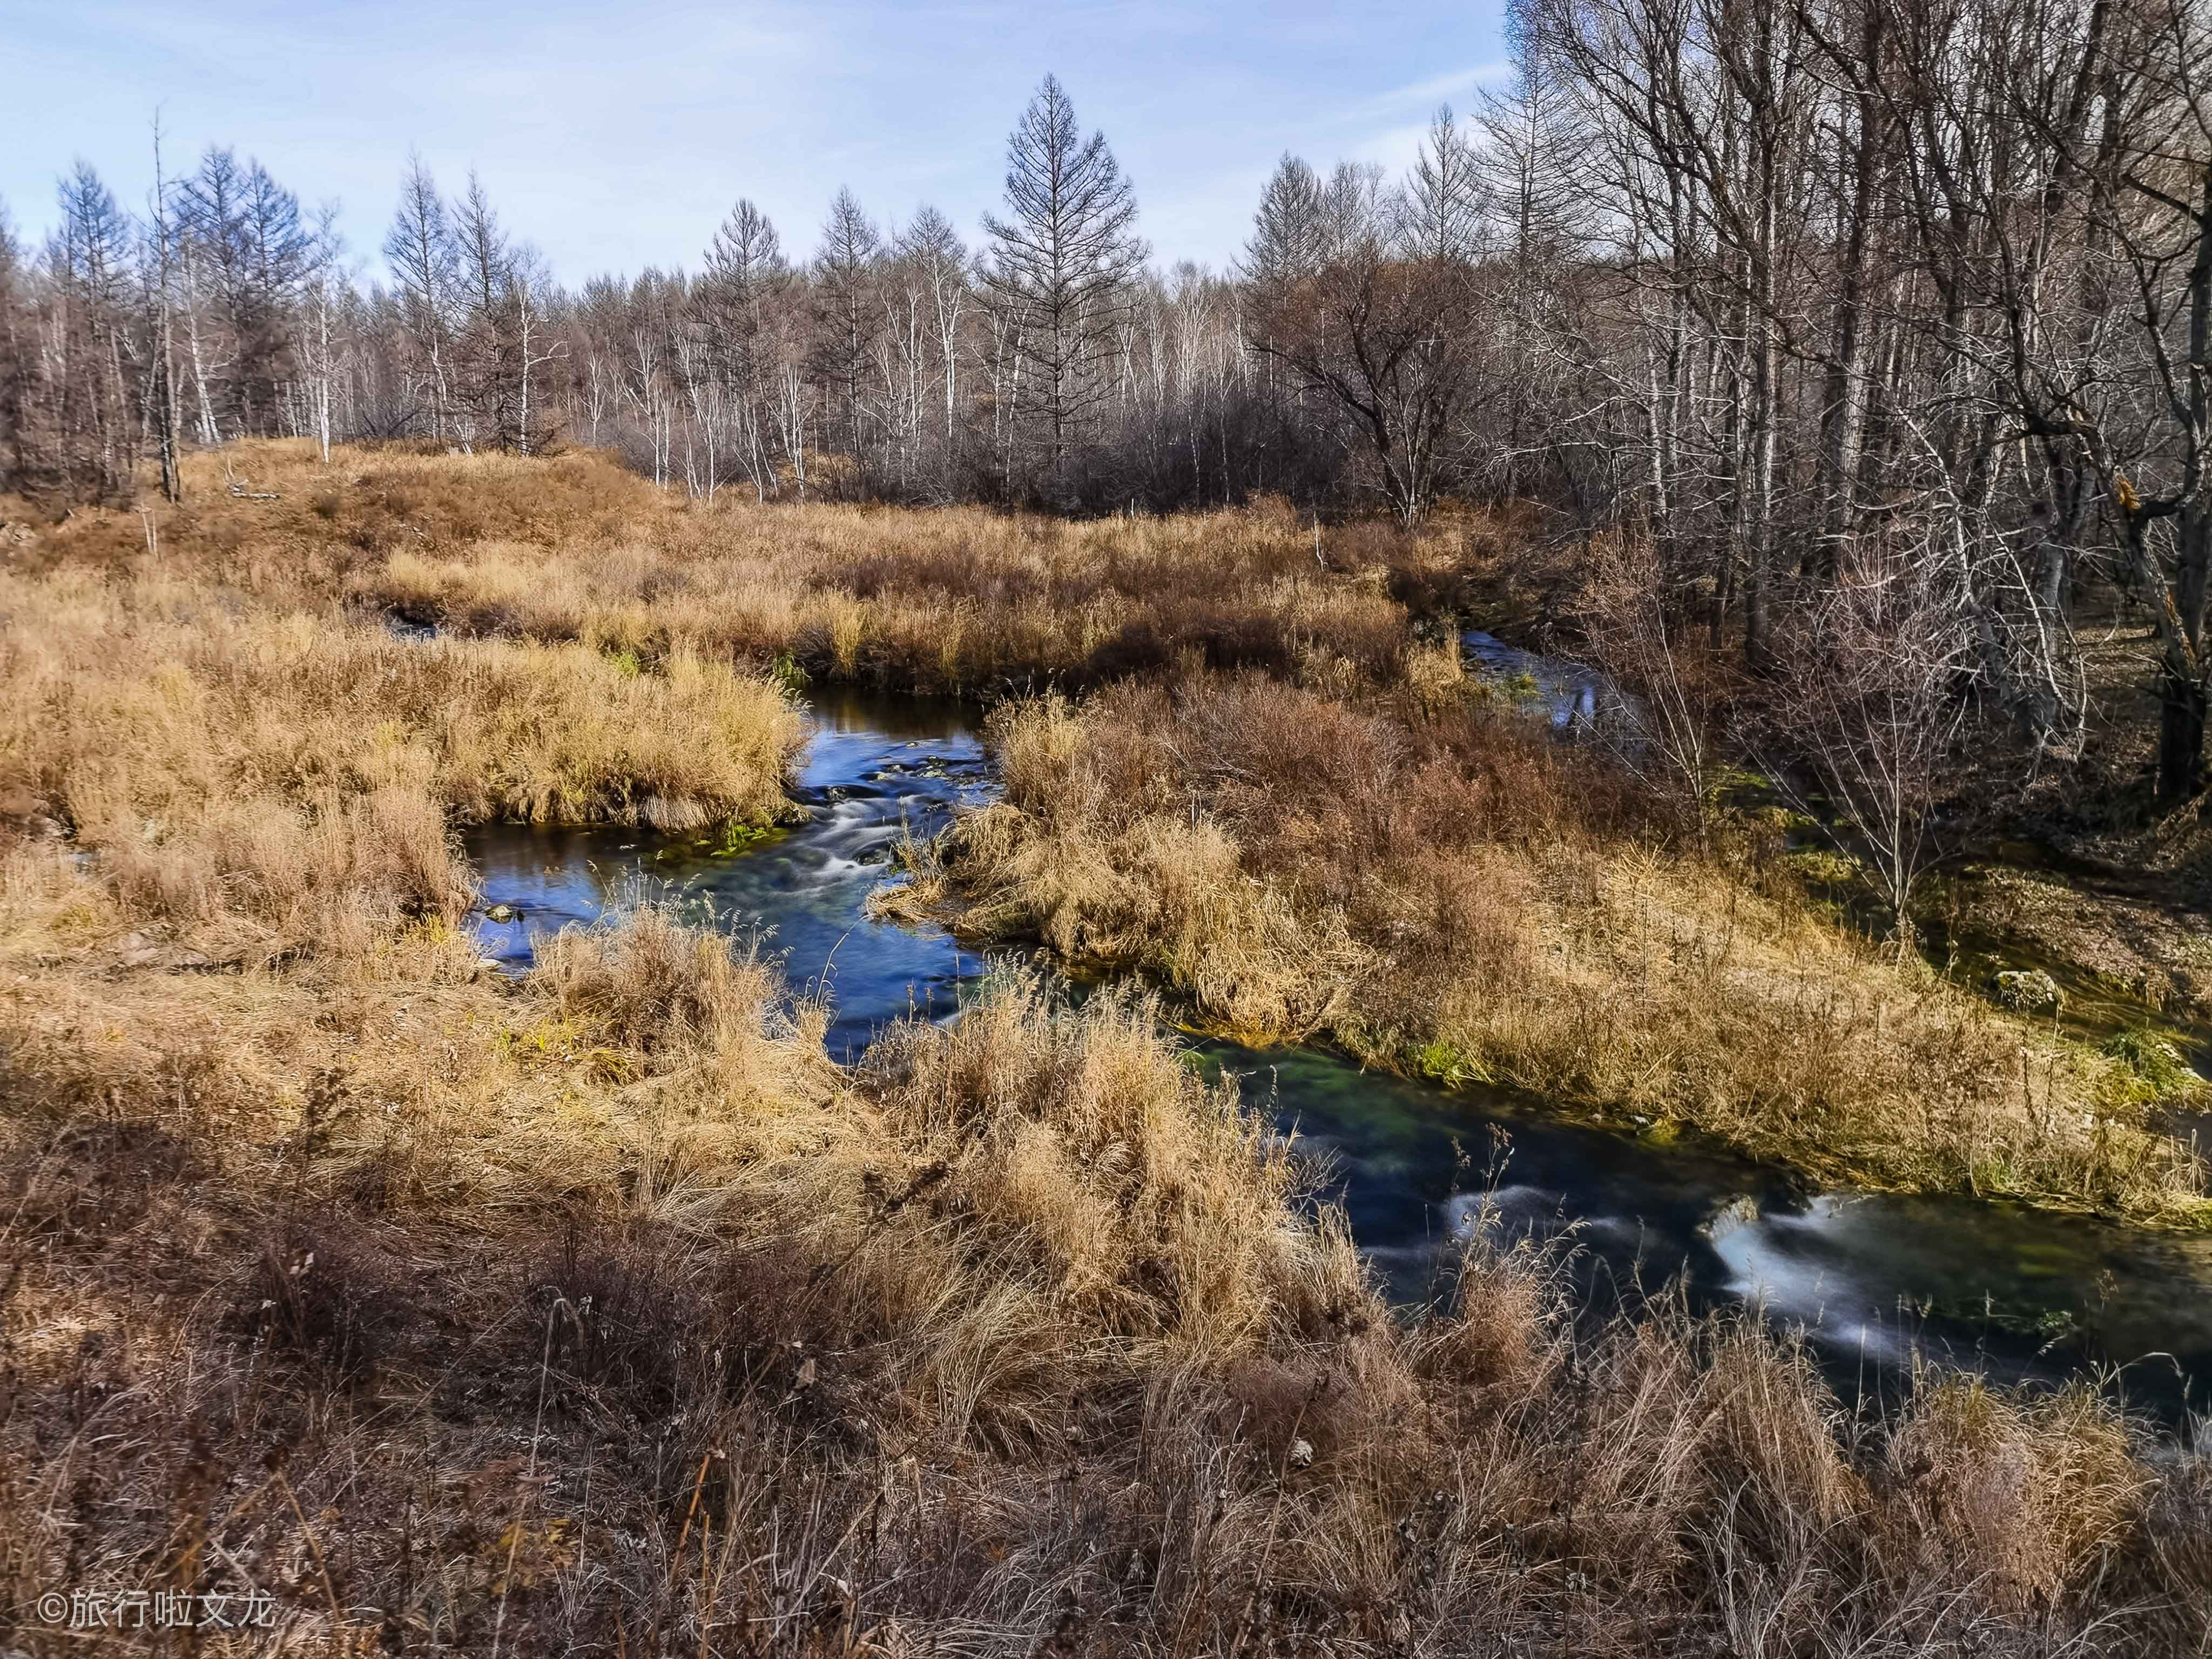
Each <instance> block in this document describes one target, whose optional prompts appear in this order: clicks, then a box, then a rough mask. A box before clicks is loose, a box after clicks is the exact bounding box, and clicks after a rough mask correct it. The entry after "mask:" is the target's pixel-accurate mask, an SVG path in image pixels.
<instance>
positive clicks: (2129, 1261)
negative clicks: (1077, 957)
mask: <svg viewBox="0 0 2212 1659" xmlns="http://www.w3.org/2000/svg"><path fill="white" fill-rule="evenodd" d="M1485 665H1486V666H1487V667H1492V669H1493V670H1503V671H1511V672H1517V671H1522V669H1523V668H1525V667H1526V665H1507V664H1505V663H1504V662H1502V661H1501V662H1499V663H1497V664H1491V663H1489V662H1487V661H1485ZM1540 684H1541V686H1542V687H1543V690H1545V692H1546V693H1547V702H1551V705H1552V707H1553V708H1554V709H1555V710H1556V709H1559V708H1560V707H1561V706H1562V705H1563V704H1564V705H1565V706H1566V707H1567V708H1575V707H1576V706H1577V705H1578V704H1579V703H1580V702H1582V697H1581V696H1580V695H1577V693H1578V692H1579V691H1580V690H1582V688H1571V687H1565V686H1562V687H1559V688H1557V689H1555V688H1554V687H1553V685H1552V684H1551V683H1550V682H1548V681H1543V680H1541V679H1540ZM1590 696H1591V698H1592V702H1593V703H1594V702H1595V692H1594V691H1593V692H1591V693H1590ZM1567 718H1571V715H1569V716H1567ZM816 721H817V732H816V736H815V738H814V739H813V742H812V744H811V746H810V748H809V750H808V752H807V756H806V760H805V769H804V770H803V772H802V773H801V775H800V777H799V782H798V787H797V788H796V790H795V791H794V793H795V795H796V798H797V799H799V802H800V803H801V804H802V805H805V807H806V808H807V809H808V811H809V813H810V815H811V816H810V818H809V821H808V822H806V823H804V824H801V825H799V826H797V827H796V828H794V829H790V830H788V831H786V832H781V833H780V834H777V835H775V836H771V837H769V838H767V839H766V840H763V841H760V842H752V843H750V844H744V845H741V846H738V847H736V848H729V849H721V848H715V847H714V846H713V845H711V844H709V843H706V842H700V841H697V840H695V839H692V838H688V837H681V836H678V837H668V836H657V835H655V834H653V832H651V831H646V830H636V829H597V830H568V831H561V830H544V829H532V828H529V827H526V826H518V825H513V824H494V825H486V826H483V827H481V828H479V829H476V830H474V831H472V832H471V835H470V836H469V837H468V850H469V852H470V854H471V856H472V857H473V858H474V860H476V863H477V867H478V869H479V871H480V872H481V874H482V878H483V890H484V903H485V905H486V907H487V908H498V907H501V906H507V907H512V908H513V917H512V919H511V920H507V921H496V922H495V921H490V920H489V919H481V918H480V920H479V926H480V927H481V943H482V945H483V949H484V951H485V952H486V954H488V955H490V956H493V957H496V958H498V959H499V960H500V961H501V962H503V963H507V964H509V965H511V966H513V967H516V968H520V967H521V966H523V965H525V964H526V963H527V962H528V960H529V958H530V955H531V951H532V939H533V938H534V937H535V936H536V935H538V933H545V932H550V931H552V930H554V929H556V928H558V927H562V926H563V925H565V924H567V923H569V922H590V921H595V920H597V919H598V918H599V916H600V915H603V914H605V912H606V911H607V910H608V909H609V908H611V907H614V906H617V905H619V904H620V903H621V902H623V899H624V897H625V896H627V895H628V894H629V893H631V892H633V891H635V890H636V888H637V885H638V884H639V883H640V882H641V881H642V882H644V883H646V884H649V885H655V886H657V885H659V884H668V885H669V886H670V887H671V888H672V889H673V890H677V891H678V892H679V893H681V894H682V895H683V896H684V899H685V900H686V902H694V903H697V904H700V905H703V906H706V907H709V908H711V911H712V913H713V914H714V916H715V917H716V919H717V921H718V922H719V924H720V925H721V926H724V927H728V928H729V929H730V930H731V931H732V932H734V933H738V935H739V936H740V937H747V936H752V935H756V934H757V935H758V936H760V937H761V938H762V940H763V948H764V949H766V950H767V951H769V952H771V953H774V954H777V955H781V957H783V958H784V960H785V968H786V972H787V975H788V977H789V979H790V981H791V982H792V983H793V985H794V986H796V987H802V988H811V987H817V986H819V987H823V988H824V989H825V990H826V992H827V994H828V995H829V998H830V999H831V1000H832V1002H833V1004H834V1007H835V1018H834V1023H833V1024H832V1025H831V1027H830V1030H829V1046H830V1049H831V1052H832V1054H836V1055H837V1056H838V1057H839V1058H850V1057H851V1056H853V1055H854V1054H857V1053H858V1052H859V1051H860V1049H861V1048H864V1047H865V1046H866V1043H867V1042H868V1041H869V1040H870V1038H871V1037H872V1035H873V1034H874V1033H875V1032H876V1031H877V1030H879V1029H880V1028H881V1027H882V1026H884V1024H887V1023H888V1022H890V1021H891V1020H893V1019H896V1018H900V1017H901V1016H902V1015H905V1014H907V1013H908V1012H922V1013H925V1014H928V1015H932V1016H945V1015H950V1014H951V1013H952V1012H955V1011H956V1010H957V1006H958V999H959V994H960V987H961V986H962V984H963V982H964V981H969V980H973V979H975V978H976V977H977V976H979V975H981V973H982V971H983V970H984V969H985V967H986V964H985V963H982V962H981V961H980V960H979V959H978V958H976V957H975V956H974V955H973V954H971V953H969V952H966V951H963V950H962V948H961V947H960V946H959V945H958V944H957V941H955V940H954V939H952V938H951V935H950V934H948V933H945V932H943V931H942V930H941V929H936V928H927V927H923V928H909V927H901V926H898V925H896V924H892V923H889V922H880V921H870V920H868V919H867V918H866V916H865V915H863V914H862V907H863V904H864V902H865V900H866V896H867V894H868V892H869V891H870V890H872V888H874V887H875V886H876V885H877V884H879V883H880V882H881V881H882V880H883V879H884V876H885V874H886V867H887V866H888V864H889V861H890V854H891V851H892V848H894V847H895V846H896V842H897V841H898V839H899V837H900V836H901V835H902V833H912V834H913V835H915V836H917V837H921V836H928V835H931V834H933V833H935V831H936V830H938V829H940V828H942V827H943V826H944V824H945V823H946V822H947V821H948V820H949V819H950V817H951V815H952V813H953V812H954V811H957V809H958V808H959V807H960V806H962V805H969V804H973V803H975V802H979V801H982V800H986V799H989V797H990V795H991V793H992V791H993V789H994V783H993V781H992V778H991V775H990V772H989V769H988V767H987V764H986V763H985V760H984V757H983V753H982V748H981V742H980V740H979V738H978V734H977V732H976V731H975V726H974V724H973V716H972V713H971V711H968V710H965V709H963V708H960V707H959V706H957V705H953V704H947V703H933V702H923V701H920V700H916V699H912V698H905V699H896V700H893V699H883V698H864V697H860V696H842V697H841V696H835V695H833V696H829V697H825V698H823V700H821V701H820V702H819V703H818V704H817V709H816ZM502 914H504V912H502ZM1198 1047H1199V1048H1200V1050H1201V1052H1202V1053H1203V1054H1205V1055H1206V1057H1207V1058H1208V1060H1209V1061H1210V1062H1211V1063H1212V1064H1214V1065H1218V1066H1225V1067H1227V1068H1229V1069H1231V1070H1232V1071H1235V1072H1237V1073H1240V1074H1241V1075H1243V1078H1244V1089H1245V1093H1246V1097H1247V1098H1248V1099H1251V1100H1253V1101H1255V1102H1256V1103H1261V1104H1263V1105H1265V1106H1266V1107H1267V1109H1270V1110H1271V1111H1272V1112H1273V1115H1275V1116H1276V1118H1277V1120H1278V1121H1279V1122H1280V1123H1281V1124H1282V1125H1283V1126H1284V1127H1285V1128H1294V1129H1295V1130H1296V1131H1297V1133H1298V1135H1299V1137H1300V1139H1301V1141H1302V1143H1303V1144H1304V1146H1306V1148H1307V1149H1308V1150H1309V1151H1310V1152H1322V1153H1325V1154H1326V1155H1327V1156H1328V1160H1329V1164H1330V1167H1331V1171H1332V1173H1331V1180H1332V1182H1333V1190H1334V1192H1335V1193H1336V1194H1338V1195H1339V1196H1340V1197H1341V1199H1342V1200H1343V1202H1344V1204H1345V1206H1346V1210H1347V1212H1348V1213H1349V1215H1350V1217H1351V1220H1352V1232H1353V1236H1354V1237H1355V1238H1357V1239H1358V1242H1359V1243H1360V1244H1361V1245H1362V1246H1363V1248H1364V1249H1366V1250H1367V1252H1368V1253H1369V1255H1370V1259H1371V1260H1372V1261H1374V1263H1375V1265H1376V1267H1377V1269H1378V1270H1379V1271H1380V1272H1381V1273H1382V1274H1383V1276H1384V1278H1385V1279H1386V1280H1387V1281H1388V1283H1389V1286H1390V1288H1391V1291H1392V1292H1393V1294H1394V1295H1395V1296H1396V1297H1398V1298H1399V1299H1401V1300H1405V1301H1413V1300H1418V1299H1420V1298H1421V1297H1424V1296H1425V1295H1426V1294H1427V1293H1428V1291H1429V1290H1430V1288H1431V1285H1433V1284H1434V1282H1435V1280H1436V1277H1437V1273H1439V1271H1440V1269H1441V1267H1442V1264H1443V1261H1445V1260H1446V1259H1447V1255H1448V1251H1449V1246H1450V1243H1451V1241H1452V1240H1453V1239H1454V1238H1455V1237H1459V1236H1461V1235H1462V1233H1463V1231H1464V1230H1465V1229H1467V1228H1468V1227H1469V1226H1473V1225H1488V1226H1493V1227H1498V1228H1501V1229H1505V1230H1509V1231H1513V1232H1524V1231H1525V1232H1530V1233H1534V1234H1536V1235H1538V1236H1540V1237H1562V1236H1564V1237H1567V1238H1569V1239H1571V1242H1572V1243H1574V1245H1575V1246H1576V1247H1577V1248H1576V1249H1575V1252H1574V1254H1573V1256H1572V1258H1571V1272H1572V1273H1573V1274H1574V1276H1575V1278H1576V1279H1577V1283H1578V1284H1579V1285H1580V1286H1581V1287H1582V1289H1583V1291H1584V1293H1585V1295H1586V1296H1587V1297H1589V1299H1590V1300H1592V1301H1593V1302H1594V1303H1596V1304H1606V1303H1609V1302H1611V1301H1613V1300H1615V1299H1619V1298H1622V1297H1630V1298H1632V1297H1635V1296H1637V1295H1639V1294H1641V1293H1644V1292H1645V1291H1656V1290H1657V1289H1660V1288H1661V1287H1662V1286H1664V1285H1668V1284H1670V1283H1674V1282H1678V1281H1679V1283H1680V1285H1682V1287H1683V1291H1684V1293H1685V1294H1686V1297H1687V1298H1688V1300H1689V1301H1690V1303H1691V1304H1692V1306H1698V1307H1706V1306H1713V1305H1717V1304H1723V1303H1727V1302H1731V1301H1737V1300H1752V1301H1754V1302H1756V1303H1757V1304H1759V1305H1760V1306H1762V1307H1763V1308H1764V1310H1765V1312H1766V1313H1767V1315H1768V1316H1769V1317H1771V1318H1772V1319H1773V1320H1775V1321H1777V1322H1780V1323H1784V1324H1788V1325H1795V1326H1801V1327H1802V1328H1804V1330H1805V1331H1806V1332H1807V1334H1808V1340H1810V1341H1811V1342H1812V1343H1813V1345H1814V1347H1815V1349H1816V1350H1817V1351H1818V1352H1820V1355H1821V1357H1822V1358H1823V1360H1824V1362H1825V1363H1826V1364H1827V1366H1828V1368H1829V1370H1830V1371H1831V1374H1832V1376H1835V1378H1836V1379H1837V1380H1838V1383H1839V1384H1840V1385H1842V1386H1843V1387H1844V1388H1845V1389H1846V1390H1847V1391H1849V1390H1862V1389H1863V1390H1872V1389H1879V1388H1880V1387H1881V1386H1883V1385H1884V1384H1886V1383H1892V1382H1894V1381H1896V1380H1898V1379H1900V1378H1901V1377H1903V1376H1905V1374H1906V1373H1907V1371H1908V1370H1909V1366H1910V1362H1911V1358H1912V1356H1913V1355H1914V1354H1915V1353H1916V1352H1918V1353H1923V1354H1926V1355H1928V1356H1929V1357H1931V1358H1940V1359H1943V1360H1947V1361H1948V1362H1950V1363H1952V1364H1965V1365H1973V1366H1978V1367H1979V1368H1981V1369H1983V1370H1987V1371H1988V1372H1989V1373H1990V1375H1992V1376H1996V1377H1998V1378H2001V1379H2003V1380H2006V1381H2015V1380H2021V1379H2027V1378H2043V1379H2053V1380H2055V1379H2057V1378H2059V1377H2063V1376H2067V1375H2069V1374H2080V1373H2082V1372H2085V1371H2091V1372H2095V1373H2098V1374H2100V1375H2106V1376H2109V1377H2112V1378H2115V1379H2116V1380H2117V1383H2118V1386H2119V1387H2120V1388H2121V1389H2123V1390H2124V1393H2125V1395H2126V1396H2127V1398H2128V1399H2129V1400H2130V1401H2131V1402H2133V1403H2134V1404H2136V1405H2137V1406H2139V1407H2142V1408H2144V1409H2146V1410H2148V1411H2150V1412H2152V1413H2155V1414H2156V1415H2157V1416H2159V1417H2160V1418H2161V1419H2165V1420H2166V1421H2167V1422H2169V1423H2172V1422H2175V1421H2178V1420H2179V1419H2180V1417H2181V1415H2182V1413H2184V1412H2185V1410H2189V1409H2195V1410H2199V1411H2202V1410H2205V1409H2207V1408H2208V1407H2212V1238H2205V1237H2168V1236H2164V1235H2158V1234H2150V1233H2144V1232H2141V1231H2135V1230H2131V1229H2128V1228H2124V1227H2120V1226H2117V1225H2112V1224H2110V1223H2106V1222H2102V1221H2099V1220H2096V1219H2093V1218H2087V1217H2076V1216H2067V1215H2057V1214H2051V1213H2047V1212H2036V1211H2033V1210H2031V1209H2028V1208H2026V1207H2024V1206H2012V1205H2006V1204H1999V1203H1990V1202H1983V1201H1977V1200H1968V1199H1952V1198H1933V1197H1898V1196H1890V1195H1878V1194H1842V1193H1830V1194H1817V1195H1810V1194H1806V1193H1805V1192H1804V1191H1803V1190H1802V1188H1801V1187H1800V1186H1798V1185H1797V1184H1796V1182H1793V1181H1792V1179H1791V1178H1790V1176H1788V1175H1787V1174H1786V1173H1784V1171H1781V1170H1777V1169H1774V1168H1771V1167H1769V1166H1765V1165H1761V1164H1757V1163H1754V1162H1753V1161H1751V1160H1749V1159H1747V1158H1741V1157H1740V1156H1737V1155H1735V1154H1734V1153H1732V1152H1728V1151H1726V1150H1725V1149H1723V1148H1718V1147H1715V1146H1710V1145H1706V1144H1703V1143H1700V1142H1699V1141H1698V1140H1697V1139H1695V1138H1694V1137H1691V1136H1684V1137H1683V1138H1681V1139H1679V1140H1676V1141H1674V1142H1672V1143H1669V1144H1667V1145H1664V1146H1661V1145H1656V1144H1653V1143H1650V1142H1647V1141H1644V1140H1641V1139H1636V1138H1634V1137H1632V1136H1629V1135H1626V1134H1621V1133H1614V1132H1612V1131H1609V1130H1604V1129H1599V1128H1595V1127H1589V1126H1586V1125H1582V1124H1577V1123H1574V1122H1571V1121H1561V1120H1559V1119H1558V1118H1556V1117H1552V1116H1547V1115H1544V1114H1541V1113H1540V1112H1537V1111H1535V1110H1534V1109H1531V1108H1530V1107H1528V1106H1527V1105H1524V1104H1522V1103H1517V1102H1516V1101H1514V1100H1511V1099H1510V1098H1508V1097H1504V1096H1502V1095H1498V1094H1492V1093H1485V1092H1481V1091H1464V1090H1462V1091H1443V1090H1442V1089H1439V1088H1437V1087H1434V1086H1431V1085H1426V1084H1424V1083H1420V1082H1417V1081H1414V1080H1412V1079H1403V1078H1397V1077H1393V1076H1389V1075H1387V1074H1383V1073H1370V1072H1362V1071H1360V1070H1359V1069H1358V1067H1357V1066H1354V1065H1353V1064H1352V1063H1351V1062H1350V1061H1349V1060H1346V1059H1344V1058H1343V1057H1342V1056H1341V1055H1339V1054H1334V1052H1332V1051H1330V1050H1328V1049H1327V1048H1290V1049H1274V1050H1268V1051H1265V1052H1258V1051H1254V1050H1249V1049H1244V1048H1238V1047H1237V1046H1236V1045H1234V1044H1231V1043H1227V1042H1218V1041H1212V1040H1206V1041H1201V1042H1199V1044H1198Z"/></svg>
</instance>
